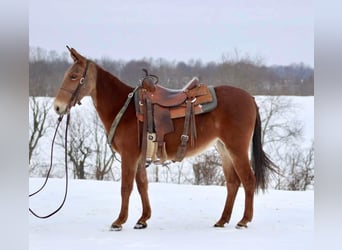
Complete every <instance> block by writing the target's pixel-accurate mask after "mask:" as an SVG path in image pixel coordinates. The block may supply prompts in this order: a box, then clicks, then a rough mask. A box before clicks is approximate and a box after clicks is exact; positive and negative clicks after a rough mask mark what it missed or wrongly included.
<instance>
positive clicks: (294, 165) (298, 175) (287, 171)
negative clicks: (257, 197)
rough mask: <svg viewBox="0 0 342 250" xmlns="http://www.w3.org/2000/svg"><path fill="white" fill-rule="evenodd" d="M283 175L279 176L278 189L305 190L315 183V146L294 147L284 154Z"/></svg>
mask: <svg viewBox="0 0 342 250" xmlns="http://www.w3.org/2000/svg"><path fill="white" fill-rule="evenodd" d="M283 158H284V159H283V161H282V164H284V165H285V167H282V176H278V180H277V183H276V186H275V188H276V189H285V190H301V191H305V190H307V188H308V187H309V186H312V185H313V184H314V146H313V143H312V145H311V146H310V147H308V148H305V149H301V148H294V149H293V151H292V152H291V151H289V152H286V153H285V155H284V156H283Z"/></svg>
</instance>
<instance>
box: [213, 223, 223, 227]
mask: <svg viewBox="0 0 342 250" xmlns="http://www.w3.org/2000/svg"><path fill="white" fill-rule="evenodd" d="M214 227H224V224H219V223H216V224H215V225H214Z"/></svg>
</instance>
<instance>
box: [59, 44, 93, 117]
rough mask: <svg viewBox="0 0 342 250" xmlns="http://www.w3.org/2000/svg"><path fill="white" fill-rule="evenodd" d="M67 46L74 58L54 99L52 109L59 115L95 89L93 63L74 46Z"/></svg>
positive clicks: (66, 111)
mask: <svg viewBox="0 0 342 250" xmlns="http://www.w3.org/2000/svg"><path fill="white" fill-rule="evenodd" d="M67 48H68V49H69V51H70V55H71V57H72V59H73V60H74V63H73V65H71V66H70V68H69V69H68V70H67V71H66V72H65V74H64V78H63V81H62V84H61V87H60V89H59V91H58V93H57V95H56V98H55V101H54V109H55V111H56V112H57V113H58V114H59V115H63V114H65V113H68V112H69V111H70V109H71V108H72V107H73V106H75V105H76V104H77V103H79V104H80V101H81V99H82V98H83V97H84V96H86V95H90V93H91V92H92V91H93V90H94V89H95V87H94V86H95V81H94V80H93V79H94V78H93V73H92V70H91V68H93V66H94V65H92V63H90V62H89V60H87V59H86V58H85V57H84V56H82V55H81V54H79V53H78V52H77V51H76V50H75V49H74V48H71V49H70V48H69V47H68V46H67Z"/></svg>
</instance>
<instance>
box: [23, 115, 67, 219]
mask: <svg viewBox="0 0 342 250" xmlns="http://www.w3.org/2000/svg"><path fill="white" fill-rule="evenodd" d="M62 120H63V116H60V117H59V118H58V123H57V127H56V131H55V134H54V136H53V139H52V144H51V156H50V167H49V171H48V173H47V175H46V177H45V181H44V184H43V185H42V186H41V187H40V188H39V189H38V190H37V191H35V192H34V193H32V194H30V195H29V197H32V196H34V195H36V194H38V193H39V192H40V191H42V190H43V188H44V187H45V185H46V183H47V182H48V179H49V176H50V173H51V169H52V162H53V149H54V143H55V139H56V135H57V131H58V128H59V125H60V124H61V122H62ZM69 123H70V113H68V115H67V120H66V127H65V138H64V158H65V159H64V160H65V191H64V198H63V201H62V203H61V204H60V205H59V207H58V208H57V209H56V210H55V211H53V212H52V213H50V214H48V215H45V216H41V215H38V214H37V213H35V212H34V211H33V210H32V209H31V208H29V211H30V212H31V213H32V214H33V215H34V216H35V217H37V218H40V219H47V218H49V217H51V216H52V215H54V214H55V213H57V212H58V211H59V210H61V208H62V207H63V206H64V203H65V201H66V197H67V194H68V161H67V141H68V128H69Z"/></svg>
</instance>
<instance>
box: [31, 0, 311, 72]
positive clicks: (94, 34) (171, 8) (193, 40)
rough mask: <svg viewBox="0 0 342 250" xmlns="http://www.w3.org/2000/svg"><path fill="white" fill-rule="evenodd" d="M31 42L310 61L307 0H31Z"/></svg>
mask: <svg viewBox="0 0 342 250" xmlns="http://www.w3.org/2000/svg"><path fill="white" fill-rule="evenodd" d="M29 45H30V46H39V47H42V48H44V49H47V50H56V51H57V52H59V53H60V52H64V51H66V47H65V45H69V46H70V47H74V48H75V49H77V50H78V51H79V52H80V53H81V54H83V55H85V56H87V57H90V58H95V59H101V58H111V59H115V60H119V59H123V60H132V59H142V58H153V59H158V58H163V59H166V60H169V61H173V60H175V61H185V62H187V61H188V60H190V59H196V60H197V59H200V60H201V61H202V62H209V61H216V62H220V61H222V57H223V56H228V57H236V52H237V54H238V55H239V57H244V56H249V57H251V58H258V59H261V60H262V62H263V63H264V64H266V65H274V64H277V65H288V64H291V63H300V62H303V63H304V64H306V65H309V66H312V67H313V66H314V10H313V1H312V0H301V1H293V0H287V1H279V0H264V1H261V0H254V1H253V0H239V1H234V0H210V1H208V0H206V1H204V0H201V1H195V0H173V1H161V0H159V1H158V0H145V1H139V0H125V1H122V0H120V1H118V0H112V1H106V0H96V1H89V0H59V1H51V0H48V1H47V0H31V1H30V3H29Z"/></svg>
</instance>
